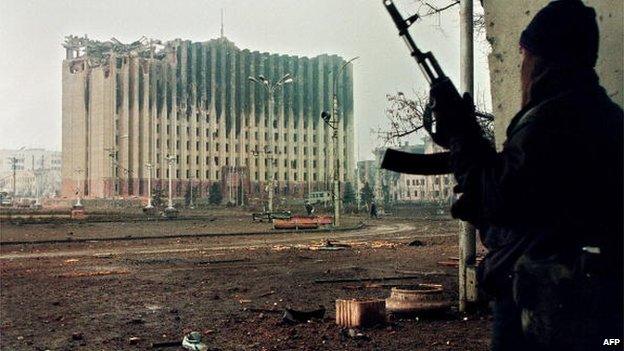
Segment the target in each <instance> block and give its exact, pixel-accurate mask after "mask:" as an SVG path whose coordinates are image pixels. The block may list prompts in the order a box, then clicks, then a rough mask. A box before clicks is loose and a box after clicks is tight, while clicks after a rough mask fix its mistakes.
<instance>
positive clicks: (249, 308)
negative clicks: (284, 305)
mask: <svg viewBox="0 0 624 351" xmlns="http://www.w3.org/2000/svg"><path fill="white" fill-rule="evenodd" d="M243 311H247V312H255V313H275V314H277V313H282V311H281V310H275V309H268V308H254V307H245V308H243Z"/></svg>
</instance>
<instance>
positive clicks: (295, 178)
mask: <svg viewBox="0 0 624 351" xmlns="http://www.w3.org/2000/svg"><path fill="white" fill-rule="evenodd" d="M175 174H176V178H178V179H179V178H180V170H179V169H178V170H176V172H175ZM164 176H165V178H168V177H169V169H165V174H164ZM199 177H200V174H199V171H198V170H197V171H195V178H196V179H199ZM160 178H161V170H160V168H158V169H156V179H160ZM190 178H191V171H190V170H187V171H186V179H190ZM206 178H207V179H209V178H210V172H209V171H206ZM268 178H269V173H268V172H264V179H263V180H264V181H266V180H268ZM289 178H290V177H289V175H288V172H284V177H283V178H282V179H281V180H284V181H295V182H297V181H308V173H307V172H304V173H303V177H302V179H299V174H298V173H297V172H294V173H293V177H292V179H289ZM273 179H276V180H280V179H279V173H277V172H275V174H274V175H273ZM215 180H220V171H218V170H217V171H216V172H215ZM252 180H255V181H258V180H260V179H259V178H258V172H254V176H253V179H252ZM312 180H313V181H317V180H318V174H317V173H312Z"/></svg>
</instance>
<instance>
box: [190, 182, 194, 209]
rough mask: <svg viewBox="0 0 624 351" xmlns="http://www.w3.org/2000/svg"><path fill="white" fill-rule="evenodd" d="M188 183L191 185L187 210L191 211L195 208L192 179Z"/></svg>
mask: <svg viewBox="0 0 624 351" xmlns="http://www.w3.org/2000/svg"><path fill="white" fill-rule="evenodd" d="M190 183H191V198H190V200H189V208H190V209H193V208H195V204H193V179H190Z"/></svg>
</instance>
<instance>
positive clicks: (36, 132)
mask: <svg viewBox="0 0 624 351" xmlns="http://www.w3.org/2000/svg"><path fill="white" fill-rule="evenodd" d="M434 1H435V0H434ZM396 2H397V5H398V7H399V8H400V9H401V10H403V11H404V12H405V13H404V16H407V12H410V11H414V10H416V8H417V7H416V5H415V4H416V2H415V0H397V1H396ZM444 2H445V1H444V0H440V3H444ZM476 3H478V2H476ZM221 8H224V9H225V35H226V37H227V38H228V39H230V40H231V41H233V42H234V43H236V44H237V46H238V47H240V48H241V49H245V48H247V49H250V50H260V51H268V52H277V53H286V54H296V55H307V56H314V55H317V54H322V53H330V54H334V53H335V54H338V55H341V56H343V57H344V58H346V59H348V58H351V57H353V56H360V59H359V60H357V61H355V62H354V76H355V77H354V100H355V111H354V112H355V118H356V124H357V130H356V133H357V139H356V140H357V144H358V145H357V146H356V148H358V147H359V159H366V158H370V157H371V155H370V151H371V150H372V148H374V147H375V146H376V145H378V144H379V141H378V140H377V137H376V136H374V135H371V129H376V128H377V127H378V126H383V124H384V123H385V116H384V109H385V107H386V99H385V95H386V94H387V93H392V92H396V91H403V92H405V93H409V94H411V93H412V92H414V91H419V92H421V91H426V84H425V81H424V78H423V77H422V75H421V73H420V71H418V69H417V67H416V64H415V62H414V61H413V60H412V59H411V58H410V56H409V55H408V52H407V48H406V47H405V46H404V44H403V42H402V41H401V40H400V39H399V37H398V36H397V31H396V29H395V27H394V25H393V24H392V22H391V20H390V18H389V16H388V14H387V13H386V11H385V9H384V8H383V5H382V2H381V0H339V1H338V0H204V1H190V0H178V1H172V0H97V1H92V0H36V1H28V0H1V1H0V47H2V49H3V50H2V51H3V53H2V55H0V121H1V124H0V148H18V147H21V146H26V147H45V148H49V149H55V150H60V148H61V62H62V60H63V58H64V55H65V52H64V49H63V48H62V47H61V42H62V41H63V38H64V36H65V35H68V34H75V35H83V34H87V35H88V36H89V37H90V38H93V39H100V40H107V39H110V38H111V37H116V38H117V39H119V40H121V41H122V42H131V41H134V40H137V39H138V38H140V37H141V36H143V35H145V36H147V37H150V38H159V39H163V40H170V39H175V38H182V39H190V40H193V41H205V40H208V39H211V38H215V37H218V36H219V28H220V9H221ZM458 20H459V9H458V7H457V6H456V7H454V8H452V9H451V10H449V11H447V14H445V15H443V16H434V17H429V18H427V19H425V20H423V21H422V22H420V23H417V24H416V25H414V29H413V31H412V34H413V36H414V38H415V39H416V40H417V42H418V44H419V46H421V49H423V50H432V51H433V52H434V54H435V55H436V56H437V57H438V60H439V61H440V63H441V64H442V67H443V69H445V70H446V72H447V74H448V75H449V76H450V77H451V78H452V79H453V80H454V81H455V82H456V84H459V82H458V80H457V77H458V70H459V27H458ZM483 46H484V45H478V46H477V48H476V49H475V54H476V55H475V56H476V58H475V64H476V66H477V69H476V91H477V92H488V93H489V81H488V77H487V73H486V72H487V63H486V52H485V51H486V49H485V48H484V47H483Z"/></svg>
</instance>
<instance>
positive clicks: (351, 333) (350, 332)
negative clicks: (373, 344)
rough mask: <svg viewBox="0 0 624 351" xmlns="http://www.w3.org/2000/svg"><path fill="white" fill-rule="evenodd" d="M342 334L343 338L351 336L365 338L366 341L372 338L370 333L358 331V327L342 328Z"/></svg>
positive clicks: (351, 337) (359, 338)
mask: <svg viewBox="0 0 624 351" xmlns="http://www.w3.org/2000/svg"><path fill="white" fill-rule="evenodd" d="M340 336H341V337H342V338H343V339H347V338H349V339H355V340H365V341H368V340H370V337H368V335H366V334H364V333H362V332H360V331H358V330H356V329H353V328H349V329H346V328H343V329H340Z"/></svg>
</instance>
